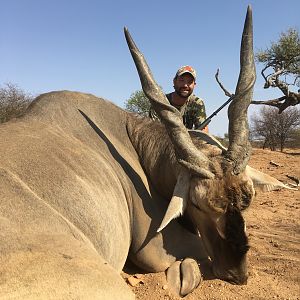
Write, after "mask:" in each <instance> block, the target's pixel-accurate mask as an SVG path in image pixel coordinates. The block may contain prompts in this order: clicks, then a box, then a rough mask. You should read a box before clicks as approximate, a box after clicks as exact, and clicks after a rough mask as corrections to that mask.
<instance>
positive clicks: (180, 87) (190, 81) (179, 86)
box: [173, 73, 196, 98]
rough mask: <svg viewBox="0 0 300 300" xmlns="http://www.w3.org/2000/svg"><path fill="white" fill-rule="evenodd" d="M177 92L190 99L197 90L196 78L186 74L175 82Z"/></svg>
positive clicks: (175, 79)
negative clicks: (195, 89)
mask: <svg viewBox="0 0 300 300" xmlns="http://www.w3.org/2000/svg"><path fill="white" fill-rule="evenodd" d="M173 84H174V89H175V92H176V93H177V94H178V95H179V96H180V97H183V98H188V97H189V96H190V95H191V94H192V93H193V90H194V88H195V85H196V82H195V80H194V77H193V76H192V75H191V74H189V73H184V74H182V75H181V76H178V77H177V78H174V80H173Z"/></svg>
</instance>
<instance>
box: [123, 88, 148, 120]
mask: <svg viewBox="0 0 300 300" xmlns="http://www.w3.org/2000/svg"><path fill="white" fill-rule="evenodd" d="M150 107H151V105H150V101H149V100H148V98H147V97H146V95H145V94H144V92H143V91H142V90H139V91H135V92H134V93H132V94H131V96H130V98H129V99H128V100H126V101H125V109H126V110H128V111H131V112H134V113H138V114H140V115H142V116H148V114H149V110H150Z"/></svg>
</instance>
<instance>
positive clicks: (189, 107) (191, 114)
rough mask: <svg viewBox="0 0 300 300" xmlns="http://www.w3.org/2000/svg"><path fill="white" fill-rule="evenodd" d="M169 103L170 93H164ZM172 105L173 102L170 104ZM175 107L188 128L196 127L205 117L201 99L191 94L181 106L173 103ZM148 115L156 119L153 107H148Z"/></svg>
mask: <svg viewBox="0 0 300 300" xmlns="http://www.w3.org/2000/svg"><path fill="white" fill-rule="evenodd" d="M166 97H167V99H168V100H169V102H170V104H172V103H171V99H172V93H170V94H166ZM172 105H173V104H172ZM173 106H174V107H176V108H177V109H178V110H179V112H180V113H181V115H182V120H183V124H184V125H185V127H187V128H188V129H197V128H198V127H199V126H200V124H201V123H202V122H203V121H204V120H205V119H206V112H205V106H204V102H203V100H202V99H200V98H198V97H197V96H195V95H194V94H192V95H191V96H190V97H189V98H188V100H187V102H186V103H185V104H184V105H182V106H177V105H173ZM149 116H150V117H151V118H152V119H157V118H158V117H157V116H156V114H155V112H154V111H153V109H152V108H151V109H150V112H149Z"/></svg>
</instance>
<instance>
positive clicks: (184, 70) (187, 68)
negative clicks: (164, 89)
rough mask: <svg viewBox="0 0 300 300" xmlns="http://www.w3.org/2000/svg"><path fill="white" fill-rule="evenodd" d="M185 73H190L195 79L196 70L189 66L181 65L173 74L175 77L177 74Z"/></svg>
mask: <svg viewBox="0 0 300 300" xmlns="http://www.w3.org/2000/svg"><path fill="white" fill-rule="evenodd" d="M185 73H189V74H191V75H192V76H193V77H194V79H195V80H196V71H195V70H194V69H193V68H192V67H191V66H183V67H181V68H180V69H179V70H178V71H177V73H176V75H175V78H176V77H178V76H181V75H182V74H185Z"/></svg>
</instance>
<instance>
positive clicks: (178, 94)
mask: <svg viewBox="0 0 300 300" xmlns="http://www.w3.org/2000/svg"><path fill="white" fill-rule="evenodd" d="M173 85H174V92H172V93H169V94H166V97H167V99H168V100H169V102H170V104H171V105H173V106H174V107H176V108H177V109H178V110H179V112H180V113H181V115H182V119H183V123H184V125H185V127H187V128H188V129H197V128H198V127H199V125H200V124H201V123H202V122H203V121H204V120H205V119H206V113H205V106H204V103H203V100H202V99H200V98H198V97H196V96H195V95H194V94H193V91H194V88H195V86H196V71H195V70H194V69H193V68H192V67H191V66H183V67H181V68H180V69H179V70H178V71H177V72H176V74H175V77H174V79H173ZM149 115H150V117H151V118H153V119H155V118H157V117H156V116H155V113H154V111H153V110H152V109H150V112H149ZM203 131H205V132H208V129H207V127H205V128H204V129H203Z"/></svg>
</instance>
